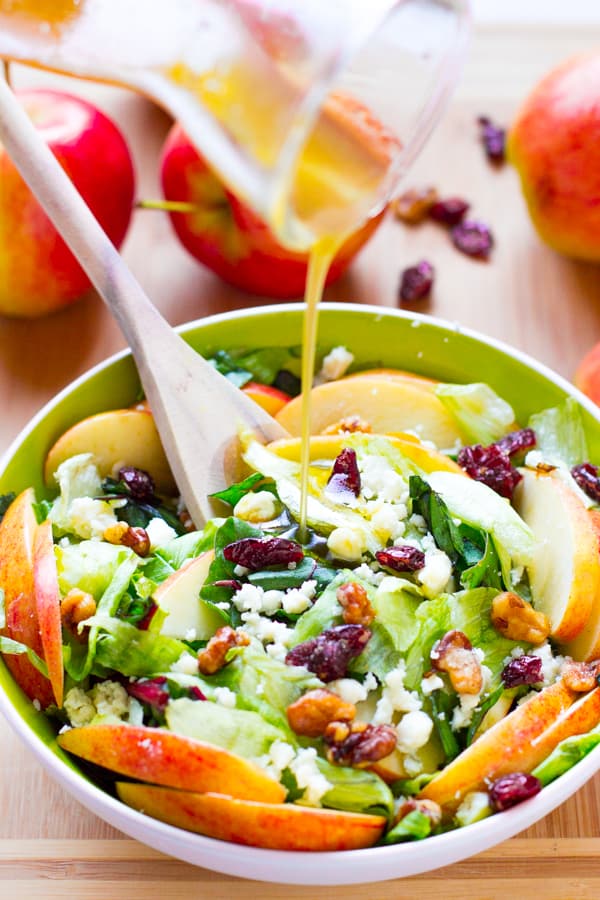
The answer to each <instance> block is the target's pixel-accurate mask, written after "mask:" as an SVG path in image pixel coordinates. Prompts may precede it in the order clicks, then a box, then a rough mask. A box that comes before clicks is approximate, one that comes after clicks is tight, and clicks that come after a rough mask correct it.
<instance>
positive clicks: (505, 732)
mask: <svg viewBox="0 0 600 900" xmlns="http://www.w3.org/2000/svg"><path fill="white" fill-rule="evenodd" d="M576 697H577V695H576V694H575V693H574V691H572V690H570V689H569V688H568V687H567V686H566V684H565V683H564V681H563V680H562V679H561V680H559V681H557V682H555V683H554V684H552V685H550V686H549V687H547V688H544V690H543V691H540V692H539V693H538V694H534V695H533V696H532V697H531V698H530V699H529V700H527V701H526V702H525V703H523V704H521V706H517V708H516V709H514V710H513V711H512V712H511V713H509V715H508V716H506V717H505V718H504V719H501V720H500V721H499V722H497V723H496V725H493V726H492V728H489V729H488V730H487V731H485V732H484V733H483V734H482V735H481V737H479V738H478V739H477V740H476V741H475V742H474V743H472V744H470V745H469V746H468V747H467V749H466V750H463V752H462V753H461V754H460V755H459V756H457V757H456V758H455V759H453V760H452V762H450V763H448V765H447V766H446V767H445V768H444V769H443V770H442V771H441V772H439V774H437V775H436V776H435V778H433V779H432V780H431V781H430V782H429V784H428V785H426V787H424V788H423V790H422V791H421V792H420V793H419V795H418V796H419V797H420V798H423V799H427V800H435V802H436V803H439V805H440V806H441V807H442V809H443V810H444V814H445V815H449V814H451V813H453V812H454V811H455V810H456V808H457V807H458V806H459V805H460V803H461V801H462V800H463V798H464V797H465V795H466V794H468V793H470V792H471V791H478V790H485V787H486V784H489V783H490V782H492V781H495V780H496V779H497V778H500V776H502V775H507V774H509V773H511V772H531V770H532V769H534V768H535V767H536V766H537V765H538V764H539V763H540V762H541V761H542V760H543V759H545V758H546V756H548V754H549V753H551V752H552V750H553V749H554V747H555V746H556V745H557V744H558V743H559V742H560V741H561V740H562V738H563V737H567V736H568V735H567V733H566V731H567V729H564V728H563V729H562V730H561V732H559V731H558V730H557V731H556V732H555V733H554V735H555V739H553V738H552V736H551V737H550V739H548V738H547V737H545V733H546V732H547V730H548V729H550V728H551V726H553V725H554V724H555V723H556V722H557V721H558V720H559V719H560V717H561V716H562V715H563V713H564V712H565V711H566V710H568V709H569V707H570V706H571V704H572V703H573V701H574V699H575V698H576ZM559 733H560V734H562V736H559ZM571 733H573V732H571ZM575 733H578V732H575Z"/></svg>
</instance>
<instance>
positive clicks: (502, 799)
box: [490, 772, 542, 812]
mask: <svg viewBox="0 0 600 900" xmlns="http://www.w3.org/2000/svg"><path fill="white" fill-rule="evenodd" d="M541 789H542V782H541V781H540V779H539V778H536V777H535V775H528V774H527V773H526V772H511V774H510V775H503V776H502V778H499V779H498V780H497V781H495V782H494V783H493V785H492V786H491V788H490V801H491V803H492V806H493V808H494V809H495V810H496V811H497V812H502V810H504V809H508V808H509V807H511V806H516V805H517V803H522V802H523V800H529V798H530V797H534V796H535V795H536V794H539V792H540V791H541Z"/></svg>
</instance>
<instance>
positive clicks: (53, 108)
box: [0, 90, 135, 317]
mask: <svg viewBox="0 0 600 900" xmlns="http://www.w3.org/2000/svg"><path fill="white" fill-rule="evenodd" d="M18 96H19V100H20V101H21V103H22V104H23V106H24V108H25V110H26V111H27V114H28V115H29V117H30V118H31V119H32V121H33V122H34V124H35V126H36V128H37V129H38V131H39V132H40V134H41V136H42V137H43V138H44V140H45V141H46V143H47V144H48V146H49V147H50V149H51V150H52V152H53V153H54V155H55V156H56V158H57V159H58V161H59V162H60V164H61V166H62V167H63V169H64V170H65V171H66V172H67V174H68V175H69V177H70V178H71V180H72V181H73V183H74V184H75V186H76V187H77V189H78V190H79V192H80V194H81V195H82V197H83V198H84V200H85V201H86V203H87V204H88V206H89V207H90V209H91V210H92V212H93V213H94V215H95V216H96V218H97V219H98V221H99V223H100V224H101V225H102V227H103V228H104V230H105V232H106V233H107V235H108V236H109V238H110V239H111V241H112V242H113V243H114V244H115V246H116V247H119V246H120V244H121V243H122V242H123V239H124V237H125V233H126V231H127V226H128V225H129V220H130V217H131V211H132V207H133V199H134V186H135V176H134V170H133V165H132V162H131V156H130V153H129V150H128V148H127V144H126V143H125V140H124V138H123V136H122V135H121V132H120V131H119V130H118V128H117V127H116V125H115V124H114V123H113V122H112V121H111V120H110V119H109V118H108V117H107V116H105V115H104V113H102V112H100V110H98V109H96V107H94V106H92V105H91V104H90V103H88V102H87V101H85V100H82V99H81V98H79V97H74V96H71V95H69V94H65V93H61V92H58V91H52V90H27V91H21V92H19V94H18ZM89 287H90V282H89V280H88V278H87V276H86V275H85V273H84V272H83V270H82V268H81V267H80V265H79V263H78V262H77V261H76V260H75V258H74V256H73V255H72V253H71V251H70V250H69V249H68V248H67V246H66V244H65V243H64V241H63V240H62V238H61V237H60V236H59V234H58V232H57V231H56V229H55V227H54V226H53V225H52V223H51V222H50V220H49V219H48V217H47V216H46V214H45V212H44V211H43V209H42V208H41V206H40V205H39V203H38V202H37V200H36V199H35V197H34V196H33V195H32V193H31V191H30V190H29V188H28V187H27V185H26V184H25V182H24V181H23V179H22V178H21V176H20V175H19V173H18V172H17V170H16V168H15V166H14V165H13V163H12V161H11V160H10V158H9V157H8V155H7V153H6V151H5V150H4V148H3V147H2V146H1V145H0V313H2V314H4V315H7V316H22V317H34V316H41V315H44V314H45V313H49V312H52V311H54V310H56V309H60V308H61V307H63V306H66V305H67V304H69V303H72V302H73V301H74V300H77V299H78V298H79V297H80V296H81V295H82V294H83V293H84V292H85V291H86V290H87V289H88V288H89Z"/></svg>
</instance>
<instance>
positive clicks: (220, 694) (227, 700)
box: [214, 687, 236, 709]
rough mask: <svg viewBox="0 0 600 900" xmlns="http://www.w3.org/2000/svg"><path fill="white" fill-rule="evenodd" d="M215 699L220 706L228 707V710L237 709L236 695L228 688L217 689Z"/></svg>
mask: <svg viewBox="0 0 600 900" xmlns="http://www.w3.org/2000/svg"><path fill="white" fill-rule="evenodd" d="M214 698H215V701H216V702H217V703H218V704H219V705H220V706H226V707H227V708H228V709H235V704H236V699H235V694H234V692H233V691H232V690H230V689H229V688H228V687H217V688H215V691H214Z"/></svg>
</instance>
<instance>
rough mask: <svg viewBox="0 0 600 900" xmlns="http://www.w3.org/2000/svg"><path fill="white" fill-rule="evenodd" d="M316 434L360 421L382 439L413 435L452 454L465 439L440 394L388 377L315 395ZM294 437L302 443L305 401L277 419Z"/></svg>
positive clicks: (328, 387) (334, 385) (350, 382)
mask: <svg viewBox="0 0 600 900" xmlns="http://www.w3.org/2000/svg"><path fill="white" fill-rule="evenodd" d="M311 400H312V412H311V433H312V434H320V433H321V432H323V431H324V430H325V428H327V427H328V426H329V425H333V424H334V423H335V422H339V421H340V419H343V418H345V417H346V416H354V415H356V416H359V417H360V418H361V419H364V420H365V422H368V423H369V425H370V426H371V429H372V431H374V432H376V433H378V434H390V433H391V434H394V433H397V432H401V431H414V432H416V434H417V435H418V436H419V437H420V438H422V439H424V440H428V441H433V443H434V444H435V445H436V446H437V447H439V448H440V449H441V450H447V449H449V448H450V447H453V446H454V445H455V443H456V441H457V440H462V438H461V434H460V432H459V430H458V427H457V425H456V424H455V422H454V420H453V418H452V416H451V415H450V413H449V412H447V410H446V409H445V407H444V405H443V403H442V402H441V400H439V399H438V397H436V396H435V394H432V393H429V392H427V391H424V390H423V389H422V388H420V387H415V385H413V384H409V383H406V382H403V381H396V380H390V379H387V378H384V377H380V378H377V377H372V378H352V379H347V380H346V379H344V378H342V379H341V380H339V381H332V382H330V383H329V384H321V385H319V387H316V388H313V390H312V392H311ZM276 418H277V421H278V422H279V424H280V425H282V426H283V428H285V429H286V430H287V431H289V433H290V434H291V435H293V436H294V437H299V436H300V433H301V424H302V399H301V397H294V399H293V400H290V402H289V403H288V404H286V406H284V407H283V409H282V410H281V412H280V413H278V414H277V416H276Z"/></svg>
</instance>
